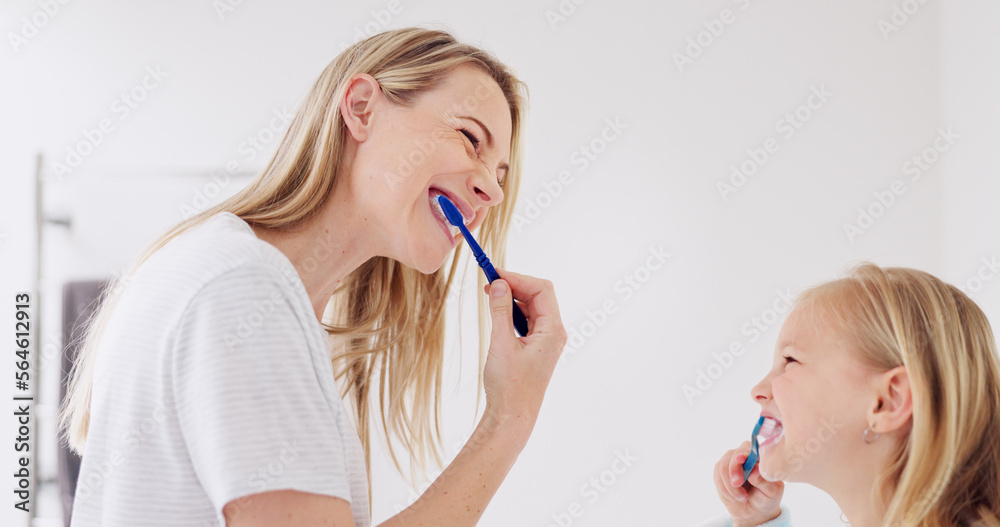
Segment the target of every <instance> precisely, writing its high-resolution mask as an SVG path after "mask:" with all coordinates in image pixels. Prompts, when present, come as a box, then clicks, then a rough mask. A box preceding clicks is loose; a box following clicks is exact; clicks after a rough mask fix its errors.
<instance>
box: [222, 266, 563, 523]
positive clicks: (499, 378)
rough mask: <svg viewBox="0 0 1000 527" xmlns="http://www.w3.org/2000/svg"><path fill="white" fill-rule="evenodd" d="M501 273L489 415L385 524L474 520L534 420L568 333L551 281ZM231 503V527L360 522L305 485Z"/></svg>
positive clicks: (489, 365) (489, 370)
mask: <svg viewBox="0 0 1000 527" xmlns="http://www.w3.org/2000/svg"><path fill="white" fill-rule="evenodd" d="M498 272H499V273H500V275H501V277H502V278H503V280H498V281H496V282H494V283H493V284H492V286H490V288H489V289H490V291H489V292H490V293H499V294H498V295H497V296H494V295H492V294H491V296H490V311H491V313H492V319H493V332H492V335H491V337H490V351H489V358H488V359H487V362H486V369H485V371H484V373H483V384H484V388H485V389H486V409H485V412H484V413H483V418H482V419H481V420H480V422H479V425H478V426H477V427H476V430H475V432H473V434H472V437H471V438H469V441H468V442H466V444H465V447H463V448H462V450H461V451H460V452H459V453H458V455H457V456H456V457H455V459H454V460H453V461H452V462H451V464H449V465H448V467H447V468H446V469H445V470H444V472H443V473H442V474H441V475H440V476H438V478H437V479H436V480H435V481H434V483H432V484H431V486H430V488H428V489H427V490H426V491H425V492H424V494H423V495H422V496H420V498H418V499H417V501H415V502H414V503H413V504H412V505H410V506H409V507H407V508H406V509H404V510H403V511H402V512H400V513H399V514H397V515H396V516H393V517H392V518H390V519H388V520H387V521H385V522H384V523H382V524H380V527H403V526H405V527H421V526H435V527H436V526H441V525H448V526H449V527H472V526H474V525H475V524H476V522H478V521H479V518H480V517H481V516H482V514H483V511H484V510H485V509H486V505H487V504H489V502H490V500H491V499H492V498H493V495H494V494H495V493H496V491H497V489H498V488H499V487H500V483H501V482H503V480H504V478H505V477H507V473H508V472H509V471H510V468H511V466H513V464H514V461H515V460H516V459H517V456H518V455H520V453H521V450H522V449H523V448H524V445H525V444H526V443H527V441H528V436H529V435H530V434H531V430H532V429H533V428H534V426H535V418H536V417H537V415H538V411H539V409H540V407H541V404H542V399H543V397H544V395H545V389H546V388H547V387H548V383H549V379H550V378H551V377H552V372H553V370H554V369H555V365H556V363H557V361H558V360H559V355H560V354H561V353H562V349H563V347H564V346H565V345H566V331H565V329H564V328H563V325H562V320H561V317H560V316H559V308H558V306H557V304H556V298H555V291H554V288H553V286H552V283H551V282H549V281H547V280H539V279H536V278H532V277H528V276H523V275H518V274H516V273H510V272H506V271H503V270H498ZM507 284H509V285H510V287H507ZM511 289H513V291H514V292H513V296H514V297H516V298H517V300H518V301H519V302H521V304H522V309H523V310H524V313H525V316H526V317H527V318H528V327H529V333H528V335H527V336H525V337H522V338H519V337H517V334H516V333H515V332H514V326H513V322H512V321H511V310H512V305H513V301H512V299H511V297H512V294H511ZM240 502H243V503H242V504H240ZM231 506H232V507H231ZM230 508H232V510H233V514H232V516H230V514H228V513H227V514H226V519H227V526H229V527H264V526H269V525H302V526H317V527H318V526H321V525H322V526H331V525H332V526H335V527H354V525H355V523H354V521H353V520H352V517H351V511H350V506H349V504H348V503H347V502H346V501H344V500H342V499H339V498H334V497H332V496H321V495H317V494H309V493H305V492H298V491H273V492H266V493H261V494H254V495H251V496H248V497H246V498H243V499H241V500H234V501H233V502H230V503H229V504H227V505H226V509H224V511H225V510H229V509H230Z"/></svg>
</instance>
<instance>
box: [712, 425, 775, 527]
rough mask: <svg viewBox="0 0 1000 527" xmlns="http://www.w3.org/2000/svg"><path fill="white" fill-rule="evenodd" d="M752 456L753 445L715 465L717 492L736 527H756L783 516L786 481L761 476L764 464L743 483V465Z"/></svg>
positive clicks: (731, 454) (758, 466) (742, 448)
mask: <svg viewBox="0 0 1000 527" xmlns="http://www.w3.org/2000/svg"><path fill="white" fill-rule="evenodd" d="M748 455H750V442H749V441H744V442H743V444H742V445H740V446H739V447H738V448H736V449H735V450H730V451H729V452H726V453H725V454H723V456H722V459H720V460H719V462H718V463H716V464H715V490H717V491H718V493H719V498H720V499H721V500H722V503H723V505H725V506H726V509H727V510H728V511H729V515H730V516H732V518H733V527H751V526H753V527H755V526H757V525H760V524H762V523H765V522H768V521H771V520H773V519H775V518H777V517H778V516H780V515H781V495H782V494H783V493H784V491H785V483H784V482H782V481H777V482H774V483H772V482H770V481H766V480H764V478H763V477H761V475H760V464H759V463H758V465H757V466H755V467H753V471H752V472H750V477H749V478H747V482H746V484H745V485H744V484H742V483H743V463H744V462H745V461H746V460H747V456H748Z"/></svg>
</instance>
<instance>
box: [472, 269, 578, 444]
mask: <svg viewBox="0 0 1000 527" xmlns="http://www.w3.org/2000/svg"><path fill="white" fill-rule="evenodd" d="M497 273H498V274H500V279H499V280H496V281H494V282H493V283H492V284H488V285H487V286H486V291H487V293H488V294H489V295H490V312H491V315H492V318H493V332H492V335H491V336H490V348H489V354H488V356H487V359H486V366H485V371H484V372H483V385H484V388H485V390H486V412H487V413H488V414H490V417H491V418H492V419H495V420H496V421H497V422H501V423H510V424H519V425H523V428H520V427H518V428H519V432H520V433H521V434H522V435H523V439H524V440H527V436H528V434H530V433H531V429H532V428H533V427H534V425H535V418H536V417H537V416H538V411H539V409H540V408H541V406H542V398H543V397H544V396H545V389H546V388H547V387H548V385H549V379H550V378H551V377H552V372H553V370H554V369H555V367H556V362H557V361H558V360H559V356H560V355H561V354H562V351H563V348H564V347H565V346H566V338H567V337H566V330H565V329H564V328H563V323H562V319H561V317H560V316H559V305H558V304H557V303H556V294H555V289H554V288H553V286H552V282H550V281H548V280H541V279H538V278H534V277H531V276H526V275H521V274H517V273H512V272H510V271H503V270H500V269H497ZM512 290H513V298H516V299H517V301H518V303H519V304H520V307H521V311H523V312H524V316H525V318H527V319H528V334H527V335H525V336H524V337H518V336H517V333H515V332H514V322H513V319H512V318H511V313H512V310H513V307H512V299H511V291H512ZM518 428H515V429H518Z"/></svg>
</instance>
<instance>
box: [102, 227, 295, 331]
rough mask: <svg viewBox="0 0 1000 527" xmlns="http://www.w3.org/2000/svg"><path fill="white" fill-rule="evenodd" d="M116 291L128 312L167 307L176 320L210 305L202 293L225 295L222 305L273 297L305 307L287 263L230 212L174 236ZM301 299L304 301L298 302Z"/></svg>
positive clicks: (205, 295) (207, 298)
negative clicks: (295, 300)
mask: <svg viewBox="0 0 1000 527" xmlns="http://www.w3.org/2000/svg"><path fill="white" fill-rule="evenodd" d="M122 285H124V289H123V293H122V299H121V300H122V302H123V303H126V304H128V305H130V306H131V307H132V309H139V310H142V309H143V308H155V309H157V310H162V309H168V310H169V309H170V307H171V306H173V308H175V309H173V311H175V312H177V313H178V314H179V311H182V310H184V309H185V308H186V307H187V306H188V305H190V304H191V303H192V302H194V301H210V300H211V299H212V298H214V296H213V295H207V294H206V292H207V291H212V290H215V291H218V290H220V289H225V290H226V291H227V294H226V300H227V301H233V300H237V299H238V298H239V297H241V296H246V297H248V298H249V297H259V296H261V295H274V294H278V295H281V296H282V297H284V298H289V297H295V298H298V299H299V300H301V301H306V303H307V304H308V301H307V300H308V294H307V293H306V292H305V287H304V286H303V285H302V280H301V278H300V277H299V275H298V273H297V272H296V271H295V267H294V266H293V265H292V263H291V262H290V261H289V260H288V258H286V257H285V256H284V254H282V253H281V252H280V251H279V250H278V249H277V248H275V247H274V246H273V245H271V244H269V243H267V242H265V241H263V240H261V239H259V238H257V236H256V235H255V234H254V232H253V230H252V229H251V228H250V226H249V225H248V224H247V223H246V222H244V221H243V220H242V219H240V218H239V217H238V216H236V215H235V214H232V213H230V212H222V213H219V214H216V215H214V216H212V217H210V218H208V219H207V220H205V221H204V222H203V223H201V224H198V225H196V226H194V227H191V228H190V229H188V230H186V231H184V232H182V233H181V234H179V235H177V237H175V238H174V239H172V240H171V241H170V242H169V243H167V244H166V245H164V246H163V247H162V248H160V249H159V250H158V251H156V252H155V253H154V254H153V255H152V256H150V257H149V258H148V259H147V260H146V262H144V263H143V264H142V266H141V267H139V268H138V269H137V270H136V271H135V272H134V273H133V274H132V276H130V277H127V279H126V283H125V284H122ZM210 286H211V287H210ZM215 296H218V295H215ZM303 296H304V297H305V300H302V299H301V298H299V297H303ZM210 297H211V298H210ZM296 311H299V310H296Z"/></svg>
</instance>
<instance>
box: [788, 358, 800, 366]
mask: <svg viewBox="0 0 1000 527" xmlns="http://www.w3.org/2000/svg"><path fill="white" fill-rule="evenodd" d="M793 362H799V361H797V360H795V357H792V356H791V355H786V356H785V365H786V366H787V365H789V364H791V363H793Z"/></svg>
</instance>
